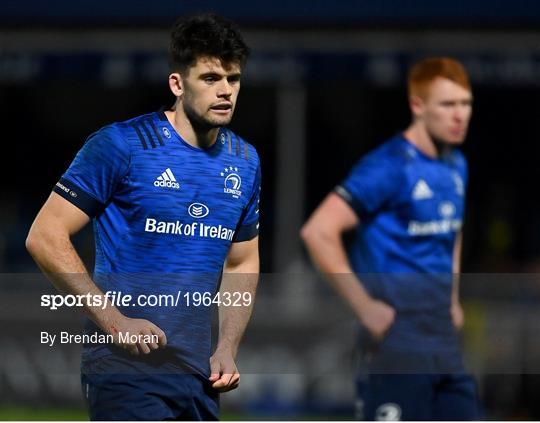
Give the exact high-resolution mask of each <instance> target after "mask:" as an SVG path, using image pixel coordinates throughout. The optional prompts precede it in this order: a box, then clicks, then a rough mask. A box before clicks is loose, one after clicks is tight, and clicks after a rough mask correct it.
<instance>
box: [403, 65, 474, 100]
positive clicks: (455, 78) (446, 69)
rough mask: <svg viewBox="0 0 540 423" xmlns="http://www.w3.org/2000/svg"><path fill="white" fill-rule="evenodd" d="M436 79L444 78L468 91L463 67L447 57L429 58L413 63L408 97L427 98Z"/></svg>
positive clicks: (468, 87) (468, 84)
mask: <svg viewBox="0 0 540 423" xmlns="http://www.w3.org/2000/svg"><path fill="white" fill-rule="evenodd" d="M437 78H446V79H449V80H450V81H452V82H455V83H456V84H458V85H460V86H461V87H463V88H465V89H467V90H470V89H471V84H470V83H469V76H468V75H467V71H466V70H465V68H464V67H463V65H462V64H461V63H460V62H458V61H457V60H455V59H451V58H449V57H430V58H428V59H424V60H421V61H419V62H417V63H415V64H414V65H413V66H412V67H411V69H410V71H409V78H408V89H409V97H411V96H418V97H420V98H423V99H425V98H427V96H428V94H429V87H430V85H431V83H432V82H433V81H434V80H435V79H437Z"/></svg>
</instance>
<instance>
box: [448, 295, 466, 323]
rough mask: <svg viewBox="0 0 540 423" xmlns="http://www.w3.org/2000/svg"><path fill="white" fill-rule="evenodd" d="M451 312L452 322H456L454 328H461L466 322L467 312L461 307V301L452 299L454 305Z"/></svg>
mask: <svg viewBox="0 0 540 423" xmlns="http://www.w3.org/2000/svg"><path fill="white" fill-rule="evenodd" d="M450 314H451V315H452V323H453V324H454V328H456V329H457V330H460V329H461V328H462V327H463V324H464V323H465V313H463V308H462V307H461V304H460V303H459V301H452V305H451V306H450Z"/></svg>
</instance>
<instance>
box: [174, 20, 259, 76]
mask: <svg viewBox="0 0 540 423" xmlns="http://www.w3.org/2000/svg"><path fill="white" fill-rule="evenodd" d="M203 56H209V57H216V58H219V59H221V60H222V62H224V63H239V64H240V66H244V65H245V63H246V61H247V58H248V56H249V48H248V46H247V45H246V43H245V42H244V39H243V38H242V35H241V34H240V31H239V30H238V28H237V26H236V25H235V24H234V23H233V22H231V21H230V20H228V19H225V18H223V17H221V16H217V15H215V14H212V13H205V14H199V15H194V16H190V17H181V18H179V19H177V20H176V22H175V23H174V25H173V28H172V31H171V43H170V45H169V64H170V67H171V70H172V71H176V72H184V71H186V70H187V69H188V68H189V67H190V66H192V65H194V64H195V62H196V61H197V59H198V58H199V57H203Z"/></svg>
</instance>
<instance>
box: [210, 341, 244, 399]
mask: <svg viewBox="0 0 540 423" xmlns="http://www.w3.org/2000/svg"><path fill="white" fill-rule="evenodd" d="M210 373H211V374H210V377H209V378H208V380H209V381H210V382H212V388H214V389H217V390H218V391H219V392H228V391H232V390H233V389H236V388H238V385H239V384H240V373H238V369H237V368H236V364H235V362H234V358H233V355H232V353H231V352H230V351H228V350H220V349H217V350H216V352H215V353H214V355H213V356H212V357H210Z"/></svg>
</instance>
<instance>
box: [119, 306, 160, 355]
mask: <svg viewBox="0 0 540 423" xmlns="http://www.w3.org/2000/svg"><path fill="white" fill-rule="evenodd" d="M108 332H109V333H110V334H111V335H112V336H113V339H114V343H115V344H116V345H117V346H119V347H120V348H124V349H125V350H127V351H129V352H130V353H131V354H133V355H139V354H148V353H150V352H151V351H152V350H157V349H158V348H160V347H161V348H163V347H165V345H167V337H166V336H165V332H163V331H162V330H161V329H160V328H159V327H157V326H156V325H155V324H153V323H152V322H150V321H148V320H145V319H132V318H129V317H125V316H122V317H120V318H119V319H117V320H116V321H115V322H113V323H111V325H110V328H109V330H108ZM120 334H122V335H123V337H121V336H120ZM125 335H128V336H125ZM133 335H135V336H136V337H137V341H138V342H130V341H131V340H130V339H129V338H131V337H133V338H135V337H134V336H133ZM156 337H157V339H156ZM123 338H128V339H123ZM153 339H156V340H157V342H151V340H153ZM147 340H148V341H150V342H145V341H147Z"/></svg>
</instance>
